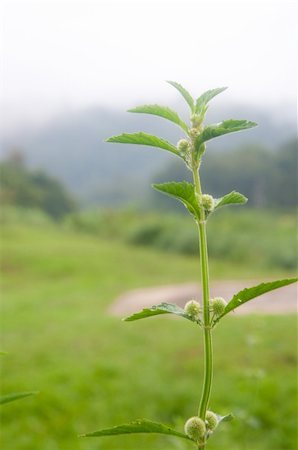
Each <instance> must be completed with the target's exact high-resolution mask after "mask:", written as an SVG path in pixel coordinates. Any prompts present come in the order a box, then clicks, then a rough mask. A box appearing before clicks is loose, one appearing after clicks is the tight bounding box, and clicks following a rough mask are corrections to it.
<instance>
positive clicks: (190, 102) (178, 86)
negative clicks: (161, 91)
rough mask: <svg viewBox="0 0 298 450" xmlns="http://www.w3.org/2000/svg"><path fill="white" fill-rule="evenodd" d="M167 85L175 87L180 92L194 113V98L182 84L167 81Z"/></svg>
mask: <svg viewBox="0 0 298 450" xmlns="http://www.w3.org/2000/svg"><path fill="white" fill-rule="evenodd" d="M167 83H169V84H170V85H171V86H173V87H174V88H176V89H177V90H178V91H179V92H180V94H181V95H182V97H183V98H184V100H185V101H186V102H187V103H188V105H189V107H190V109H191V111H192V112H194V111H195V104H194V99H193V98H192V96H191V95H190V93H189V92H188V91H187V90H186V89H185V88H184V87H183V86H181V84H179V83H176V81H167Z"/></svg>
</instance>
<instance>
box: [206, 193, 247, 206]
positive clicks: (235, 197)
mask: <svg viewBox="0 0 298 450" xmlns="http://www.w3.org/2000/svg"><path fill="white" fill-rule="evenodd" d="M246 202H247V198H246V197H245V196H244V195H242V194H240V193H239V192H236V191H233V192H230V193H229V194H226V195H224V196H223V197H221V198H217V199H216V200H215V206H214V209H218V208H220V207H221V206H227V205H244V204H245V203H246Z"/></svg>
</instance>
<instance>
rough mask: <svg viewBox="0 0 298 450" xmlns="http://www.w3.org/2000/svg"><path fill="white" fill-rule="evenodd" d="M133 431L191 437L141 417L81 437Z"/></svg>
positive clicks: (184, 437)
mask: <svg viewBox="0 0 298 450" xmlns="http://www.w3.org/2000/svg"><path fill="white" fill-rule="evenodd" d="M132 433H157V434H167V435H170V436H176V437H180V438H183V439H188V440H190V439H189V437H188V436H186V434H184V433H179V432H178V431H175V430H173V429H172V428H170V427H168V426H167V425H164V424H162V423H158V422H152V421H151V420H147V419H139V420H136V421H134V422H131V423H127V424H125V425H118V426H116V427H112V428H106V429H104V430H99V431H95V432H93V433H87V434H83V435H82V436H81V437H97V436H114V435H118V434H132Z"/></svg>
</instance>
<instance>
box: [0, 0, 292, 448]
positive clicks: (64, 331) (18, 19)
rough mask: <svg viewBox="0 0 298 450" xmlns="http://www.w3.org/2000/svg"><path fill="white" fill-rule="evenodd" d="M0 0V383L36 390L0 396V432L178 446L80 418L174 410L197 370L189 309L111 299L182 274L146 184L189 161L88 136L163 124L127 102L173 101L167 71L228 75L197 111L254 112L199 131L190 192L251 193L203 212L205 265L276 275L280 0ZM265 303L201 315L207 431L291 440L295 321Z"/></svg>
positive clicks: (181, 254) (285, 107)
mask: <svg viewBox="0 0 298 450" xmlns="http://www.w3.org/2000/svg"><path fill="white" fill-rule="evenodd" d="M1 9H2V19H1V21H2V33H1V50H2V65H1V81H2V83H1V111H0V113H1V127H0V136H1V149H0V175H1V192H0V199H1V218H0V219H1V299H2V303H1V316H2V319H1V320H2V325H1V350H4V351H6V352H8V354H7V355H5V356H2V357H1V378H2V380H1V387H2V391H3V393H4V394H5V393H8V392H17V391H27V390H38V391H40V394H39V395H38V396H37V397H32V398H28V399H24V400H20V401H18V402H13V403H11V404H9V405H7V406H6V405H5V406H3V407H2V408H1V418H2V432H1V441H2V448H3V449H4V450H41V449H42V450H58V449H59V450H60V449H61V450H62V449H63V450H65V449H71V450H76V449H80V450H85V449H86V450H87V449H93V450H95V449H110V450H112V449H114V450H116V449H130V450H133V449H139V448H142V449H146V450H153V449H159V448H164V449H174V448H176V449H180V450H184V449H185V450H186V449H187V448H189V445H188V444H187V443H186V444H185V443H184V442H176V441H172V440H171V438H167V437H158V436H152V437H147V436H136V437H132V438H131V437H123V438H106V439H104V440H102V441H100V440H96V439H94V440H93V439H91V440H84V439H78V438H77V435H78V434H80V433H84V432H87V431H94V430H96V429H99V428H103V427H107V426H112V425H116V424H118V423H125V422H127V421H129V420H131V419H135V418H141V417H146V418H149V419H151V420H156V421H164V422H166V423H169V424H171V425H174V426H176V427H177V428H180V429H182V427H183V423H184V421H185V419H186V418H188V417H190V416H192V415H194V414H195V413H196V408H197V403H198V397H199V393H200V389H201V380H202V374H203V366H202V355H203V348H202V345H201V346H198V344H197V342H198V338H197V330H196V329H193V328H192V327H189V325H188V324H185V323H181V322H180V321H176V320H169V319H168V320H167V319H165V318H163V317H162V318H156V319H155V320H151V319H150V320H148V321H144V323H136V324H133V325H127V324H126V325H125V324H124V323H123V322H121V321H119V318H118V317H114V316H113V315H112V314H111V312H110V309H109V308H111V305H113V304H114V303H115V302H117V299H119V297H121V296H122V295H123V294H125V293H127V292H128V291H131V290H134V289H145V288H149V287H158V286H164V285H175V284H180V283H193V282H198V281H199V265H198V261H197V257H196V254H197V250H198V243H197V233H196V229H195V226H194V224H193V222H192V220H191V218H190V217H189V216H188V215H187V214H186V213H185V210H184V209H183V207H182V206H181V205H178V204H177V202H175V201H174V200H171V199H169V198H166V197H163V196H162V195H160V194H159V193H156V192H154V191H153V190H152V189H151V187H150V184H151V183H154V182H163V181H170V180H189V173H188V172H187V170H186V169H185V168H184V166H183V164H182V163H181V162H180V161H178V160H176V159H175V157H174V156H172V155H171V154H168V153H167V152H162V151H160V150H158V149H154V148H150V147H143V148H142V147H141V148H139V147H133V146H129V145H127V146H123V145H116V144H113V145H111V144H107V143H105V142H104V139H106V138H107V137H109V136H111V135H113V134H120V133H122V132H134V131H146V132H149V133H152V134H156V135H158V136H160V137H163V138H166V139H167V140H169V141H171V142H172V143H174V144H175V143H176V142H177V141H178V140H179V139H180V138H181V137H182V136H181V133H180V131H179V129H178V128H175V126H174V125H173V124H171V123H170V122H169V123H168V122H167V121H163V120H162V119H160V118H156V117H153V116H145V115H139V116H138V115H134V114H129V113H127V112H126V110H127V109H129V108H131V107H134V106H137V105H141V104H148V103H149V104H151V103H158V104H162V105H167V106H170V107H171V108H172V109H175V110H177V111H178V112H179V114H181V116H182V117H183V118H184V119H185V120H188V110H187V105H186V104H185V103H184V101H183V99H182V98H181V97H180V96H179V94H178V93H177V92H176V91H175V90H174V89H173V87H172V86H170V85H169V84H166V83H165V80H174V81H177V82H179V83H181V84H182V85H183V86H185V87H186V88H187V89H188V90H189V91H190V93H191V94H193V96H194V97H198V96H199V95H200V94H201V93H202V92H204V91H205V90H208V89H211V88H215V87H219V86H228V87H229V89H228V90H227V91H225V92H224V93H222V94H221V95H220V96H218V97H216V98H215V99H214V100H212V102H211V104H210V108H209V110H208V113H207V118H206V119H207V122H208V123H214V122H219V121H221V120H224V119H229V118H235V119H248V120H253V121H256V122H258V124H259V127H258V128H256V129H253V130H250V131H248V132H245V133H243V134H242V133H239V134H235V135H231V136H224V137H222V138H221V139H218V140H213V141H211V142H210V144H209V145H208V147H207V151H206V155H205V156H204V162H203V166H202V172H201V177H202V185H203V190H204V192H206V193H209V194H212V195H213V196H215V197H219V196H221V195H223V194H225V193H227V192H229V191H231V190H233V189H235V190H237V191H239V192H241V193H243V194H245V195H246V196H247V197H248V199H249V201H248V203H247V205H246V206H245V207H240V208H231V209H227V210H226V211H225V210H224V211H220V212H218V213H217V214H215V215H214V216H213V217H212V218H211V219H210V225H209V253H210V270H211V277H212V279H213V280H216V281H218V282H221V281H225V280H229V281H230V282H231V283H233V282H235V285H236V284H237V283H238V282H239V280H240V281H243V282H246V280H247V285H253V284H254V282H255V281H256V282H259V281H264V280H270V279H272V278H283V277H284V278H286V277H288V276H289V277H290V276H293V275H294V274H295V271H296V267H297V240H296V228H297V216H296V212H297V206H296V205H297V129H296V123H297V117H296V77H297V56H296V55H297V24H296V4H295V3H294V2H292V1H285V0H280V1H274V2H273V1H265V0H264V1H258V2H248V1H237V2H234V1H227V0H224V1H221V2H215V1H211V2H207V1H206V2H204V1H188V0H184V1H182V0H178V1H166V0H160V1H158V2H157V1H152V0H151V1H150V2H149V1H147V0H142V1H140V0H139V1H128V0H122V1H120V0H118V1H116V0H114V1H113V0H112V1H109V2H104V1H102V2H101V1H100V2H98V1H97V2H96V1H89V0H86V1H82V0H78V1H74V0H69V1H66V0H60V1H55V0H52V1H46V0H39V1H28V0H23V1H16V0H9V1H5V0H4V1H2V4H1ZM235 292H236V291H235ZM284 292H285V291H284ZM283 299H284V294H283V291H281V294H280V300H279V301H280V302H282V301H283ZM167 300H168V299H165V298H160V301H167ZM186 300H188V299H186ZM260 301H262V299H260ZM135 309H136V310H138V309H140V305H138V304H136V305H135ZM280 312H281V314H280V315H273V314H271V313H270V311H268V314H253V315H243V316H235V317H229V318H227V319H226V320H225V322H223V323H222V326H221V327H219V328H218V329H216V332H215V336H214V340H215V379H214V395H213V399H212V405H211V406H212V409H213V410H215V411H217V412H218V413H221V414H225V413H229V412H233V413H234V414H235V416H236V417H237V419H236V420H235V421H234V422H232V423H230V424H225V425H223V427H222V430H221V431H220V432H218V433H217V434H215V435H214V437H213V438H212V441H213V442H212V445H211V444H210V448H214V449H227V448H229V449H230V450H242V449H243V450H244V449H251V448H253V449H254V450H265V449H266V450H267V449H268V450H269V449H270V450H294V449H296V448H297V434H296V423H295V417H296V416H295V411H296V406H297V400H298V399H297V382H296V376H297V337H298V336H297V321H296V315H295V313H293V314H289V312H288V311H284V310H283V308H282V307H281V308H280ZM286 312H287V313H286ZM182 322H184V321H182ZM227 349H228V351H227ZM132 380H133V383H132Z"/></svg>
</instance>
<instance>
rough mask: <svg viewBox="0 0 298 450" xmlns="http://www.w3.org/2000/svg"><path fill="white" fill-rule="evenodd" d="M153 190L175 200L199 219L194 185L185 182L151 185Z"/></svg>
mask: <svg viewBox="0 0 298 450" xmlns="http://www.w3.org/2000/svg"><path fill="white" fill-rule="evenodd" d="M153 187H154V189H156V190H158V191H160V192H163V193H164V194H167V195H170V196H171V197H175V198H177V199H178V200H179V201H180V202H182V203H183V204H184V206H185V207H186V209H188V211H189V212H190V213H191V214H192V215H193V216H194V217H196V218H197V217H199V206H198V201H197V199H196V196H195V190H194V185H193V184H191V183H187V182H186V181H181V182H180V183H177V182H174V181H172V182H169V183H163V184H153Z"/></svg>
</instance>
